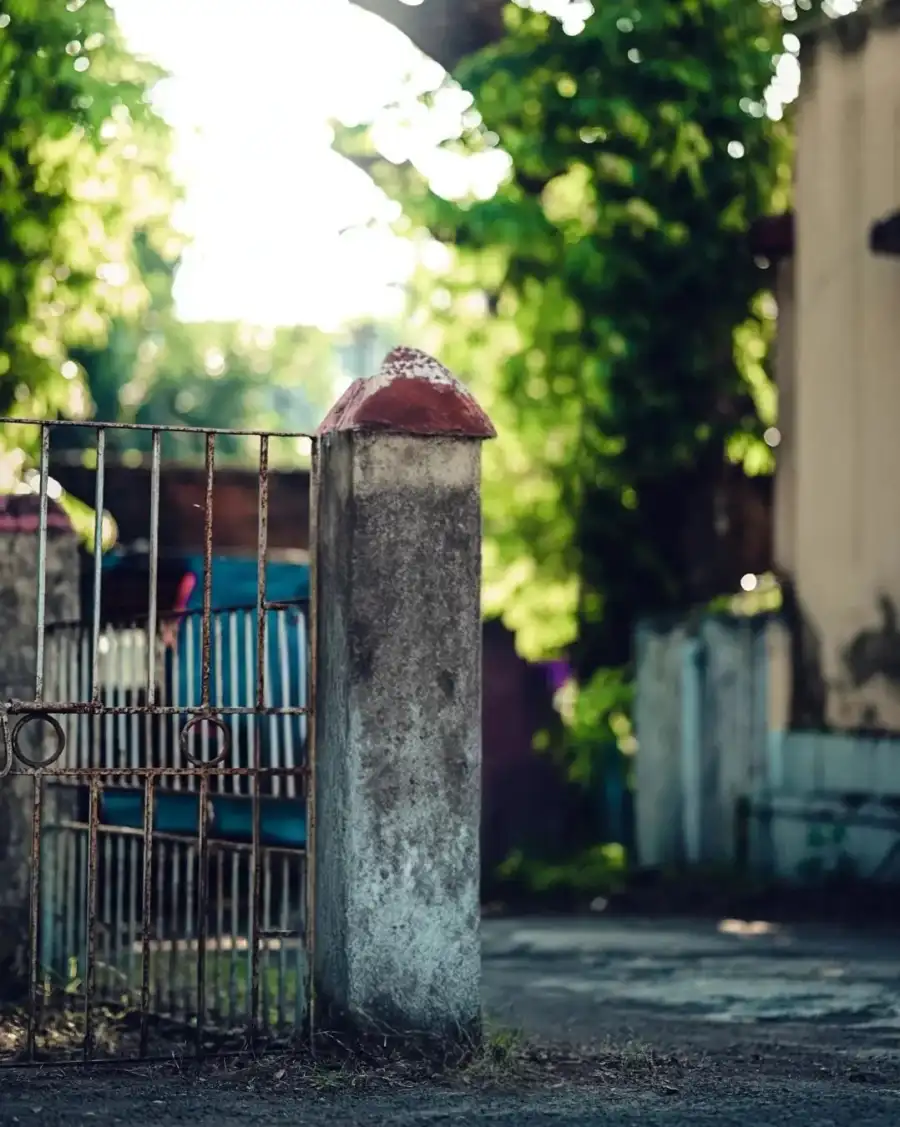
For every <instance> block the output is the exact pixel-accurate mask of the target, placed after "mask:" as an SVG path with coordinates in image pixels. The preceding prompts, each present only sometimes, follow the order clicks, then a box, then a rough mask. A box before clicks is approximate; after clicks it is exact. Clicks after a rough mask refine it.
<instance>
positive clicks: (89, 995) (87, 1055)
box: [84, 775, 100, 1061]
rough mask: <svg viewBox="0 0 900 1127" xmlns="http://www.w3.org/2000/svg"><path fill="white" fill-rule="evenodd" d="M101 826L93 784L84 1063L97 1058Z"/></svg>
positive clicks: (97, 785) (97, 792)
mask: <svg viewBox="0 0 900 1127" xmlns="http://www.w3.org/2000/svg"><path fill="white" fill-rule="evenodd" d="M99 822H100V783H99V780H98V779H97V777H96V775H92V776H91V780H90V805H89V807H88V886H87V956H86V960H85V964H86V965H85V974H84V1059H85V1061H89V1060H91V1058H92V1057H93V1055H94V997H95V995H96V993H97V857H98V853H97V826H98V825H99Z"/></svg>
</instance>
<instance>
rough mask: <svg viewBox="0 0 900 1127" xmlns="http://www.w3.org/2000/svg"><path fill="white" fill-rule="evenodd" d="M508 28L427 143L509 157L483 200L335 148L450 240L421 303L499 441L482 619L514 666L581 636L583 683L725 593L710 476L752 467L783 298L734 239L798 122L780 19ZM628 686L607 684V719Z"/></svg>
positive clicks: (537, 18) (781, 162) (366, 154)
mask: <svg viewBox="0 0 900 1127" xmlns="http://www.w3.org/2000/svg"><path fill="white" fill-rule="evenodd" d="M535 6H537V5H535ZM423 7H426V8H427V5H425V6H423ZM505 18H506V33H505V34H504V35H503V36H502V37H501V38H500V39H499V40H498V41H497V42H495V43H493V44H492V45H490V46H487V47H486V48H484V49H482V50H480V51H478V52H477V53H475V54H474V55H471V56H469V57H468V58H466V59H464V60H463V61H462V62H461V63H460V64H459V66H458V67H457V68H456V70H455V72H454V80H455V82H456V83H458V84H459V85H460V86H461V87H462V88H463V89H464V90H465V91H467V92H468V93H469V94H470V96H471V102H470V108H469V110H468V112H467V113H466V114H465V115H464V122H463V129H462V132H461V134H460V135H458V136H454V137H451V138H448V139H447V140H446V142H445V143H444V146H443V148H444V149H445V150H446V151H448V152H450V153H453V154H457V155H459V156H465V157H467V158H468V161H469V163H470V165H471V166H473V167H474V165H475V164H476V162H479V161H481V162H486V161H487V160H493V161H494V162H496V161H497V154H498V152H499V153H505V154H507V156H508V158H509V169H508V174H507V175H506V176H505V177H504V178H503V180H502V182H501V184H500V186H499V188H498V189H497V191H496V192H495V193H493V194H491V193H488V192H484V191H482V192H480V194H476V193H471V194H469V195H468V196H467V197H466V198H457V199H452V200H449V199H444V198H441V197H439V196H438V195H437V194H436V193H435V192H433V191H432V190H430V189H429V186H428V183H427V181H426V179H425V177H424V176H422V175H421V174H420V173H418V172H417V171H416V169H415V168H413V167H411V166H409V165H407V166H403V165H399V166H398V165H393V164H389V163H388V162H387V161H384V160H381V159H379V157H378V154H377V153H376V152H375V151H374V150H373V147H372V145H371V141H370V139H369V135H368V134H367V133H366V132H365V131H359V130H357V131H343V132H341V133H340V134H339V138H338V145H339V147H340V149H341V150H342V151H343V152H345V153H346V154H347V155H350V156H351V158H352V159H356V160H357V161H358V162H360V163H362V164H364V166H365V167H366V168H367V170H368V171H369V172H370V173H371V175H372V176H373V177H374V178H375V180H376V182H378V183H379V184H380V185H381V186H382V187H383V188H384V189H385V190H386V191H387V192H388V194H389V195H391V196H393V197H394V198H396V199H398V200H399V201H400V202H401V203H402V204H403V207H404V211H405V215H406V223H407V228H408V229H415V230H418V231H423V230H424V231H427V232H428V233H429V235H430V237H431V238H433V239H436V240H438V241H439V242H440V243H442V244H444V246H445V247H446V248H447V249H448V252H449V256H450V265H449V269H447V270H446V271H444V272H443V274H442V276H441V278H440V280H438V279H436V278H435V277H434V276H433V275H432V276H425V277H423V279H422V281H423V283H424V285H423V287H422V288H421V290H420V294H419V296H418V298H417V301H421V300H422V297H423V295H430V298H431V309H430V311H429V317H428V322H429V331H430V335H431V343H432V344H433V345H434V347H435V348H436V349H438V350H439V351H440V354H441V355H442V357H443V358H445V359H446V361H447V362H448V363H449V364H450V365H451V366H453V367H455V368H456V369H457V370H458V371H459V372H460V373H462V374H464V375H465V376H466V377H467V378H469V379H471V381H472V384H473V387H474V388H475V390H476V392H477V393H478V394H479V396H480V397H481V399H482V401H483V402H484V404H485V406H486V407H487V409H488V410H489V411H490V413H491V414H492V416H493V418H494V421H495V423H496V425H497V428H498V431H499V433H500V438H499V440H498V442H497V443H496V444H493V445H491V446H489V447H488V449H487V450H486V462H485V476H486V483H485V513H486V530H487V534H488V542H487V545H486V553H485V574H486V581H487V596H488V600H487V601H488V604H489V607H490V608H492V609H493V608H496V609H500V610H502V612H503V614H504V617H505V619H506V621H507V623H508V624H509V625H510V626H512V627H513V628H514V629H515V630H516V631H517V634H518V637H519V642H520V646H521V648H522V649H523V650H524V652H525V653H526V654H528V655H529V656H534V657H538V656H544V655H548V654H550V653H553V652H554V651H558V650H559V649H560V648H562V647H564V646H567V645H571V644H573V643H574V645H573V646H572V652H573V653H574V654H575V657H576V661H577V665H578V668H579V673H580V674H581V676H582V678H585V679H586V678H588V677H590V676H592V675H593V674H595V673H596V671H598V670H603V669H609V668H616V667H621V666H623V665H624V664H625V663H627V661H628V659H629V653H630V641H631V632H632V628H633V625H634V622H635V619H636V618H637V617H638V616H640V615H644V614H651V613H660V612H666V611H674V610H679V609H683V608H684V607H686V606H688V605H690V604H691V603H692V602H694V601H696V600H697V599H700V598H709V597H710V596H711V595H713V594H716V593H718V592H717V591H716V589H715V588H716V583H717V581H718V577H717V574H716V572H715V569H710V568H705V567H704V566H703V563H704V561H703V554H704V546H705V545H707V544H708V545H711V546H712V547H714V545H715V538H716V534H715V529H714V526H715V511H714V510H715V494H716V489H715V486H716V484H717V483H718V482H719V480H720V478H721V474H722V467H723V465H724V464H725V462H726V461H727V460H728V459H731V460H732V461H737V462H743V464H744V466H745V469H746V470H747V471H748V472H751V473H754V472H761V471H765V470H766V469H767V468H768V452H767V450H766V448H765V446H764V444H763V443H761V442H760V441H759V435H760V434H761V431H762V428H763V427H764V426H765V425H769V424H770V423H771V422H772V421H773V420H774V412H775V395H774V391H773V388H772V385H771V383H770V382H769V380H768V378H767V376H766V372H765V367H764V363H765V356H766V350H767V344H768V341H769V339H770V336H771V330H772V315H773V310H772V307H771V305H772V303H771V300H770V299H769V300H768V301H767V300H766V294H765V293H764V288H765V285H766V277H765V274H764V273H763V271H761V270H760V269H759V267H758V265H757V264H755V263H754V262H753V260H752V257H751V254H750V250H749V246H748V239H747V232H748V227H749V225H750V224H751V223H752V222H753V221H754V220H755V219H756V218H758V217H759V216H761V215H763V214H766V213H769V212H771V211H772V210H779V209H781V208H784V207H785V206H787V203H788V197H787V185H788V183H789V178H790V167H789V163H790V150H789V137H788V130H787V128H786V126H785V124H784V122H780V121H774V120H772V119H771V118H770V117H769V116H768V115H767V114H766V112H765V109H764V102H765V94H766V90H767V87H768V86H769V84H770V82H771V79H772V76H773V64H774V60H775V58H776V57H777V55H778V54H779V53H780V52H782V51H783V50H784V47H783V45H782V36H783V32H784V31H785V25H784V24H783V22H782V13H781V11H780V9H778V8H776V7H774V6H772V5H767V4H762V3H756V2H754V0H741V2H740V3H734V0H684V2H682V3H678V4H673V3H671V2H668V0H640V2H639V3H634V2H631V3H621V2H612V3H604V4H597V5H596V6H595V8H594V11H593V13H592V14H588V15H586V16H585V19H584V25H583V27H582V28H581V29H580V30H579V29H578V28H575V29H573V27H572V25H571V23H568V24H566V25H565V26H564V25H563V24H562V23H561V22H559V21H557V20H556V19H553V18H551V17H550V16H548V15H546V14H543V13H540V12H537V11H534V10H529V9H526V7H525V6H524V5H523V6H521V7H519V6H515V5H509V6H508V7H507V8H506V11H505ZM573 30H575V31H577V34H572V32H573ZM788 30H789V29H788ZM486 196H487V197H488V198H485V197H486ZM697 527H699V528H700V529H701V530H703V535H701V536H699V537H698V536H693V537H692V538H690V537H688V536H687V531H688V530H690V529H692V528H697ZM704 536H705V537H706V539H704ZM619 683H620V679H619V678H617V677H614V678H610V677H609V676H607V675H603V678H602V681H601V682H598V683H597V693H596V696H597V702H600V701H601V700H602V701H603V702H605V703H604V704H603V708H605V709H606V710H607V711H609V710H610V709H613V707H614V705H615V702H616V701H617V700H620V699H624V696H625V692H626V691H625V689H624V688H623V689H622V690H621V691H620V690H618V689H616V688H615V685H616V684H619ZM607 698H608V699H607ZM598 710H599V711H602V709H600V706H599V703H596V707H592V711H598Z"/></svg>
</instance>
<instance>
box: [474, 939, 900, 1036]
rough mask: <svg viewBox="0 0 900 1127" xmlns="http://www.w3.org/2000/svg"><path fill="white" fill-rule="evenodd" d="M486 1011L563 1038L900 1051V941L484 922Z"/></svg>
mask: <svg viewBox="0 0 900 1127" xmlns="http://www.w3.org/2000/svg"><path fill="white" fill-rule="evenodd" d="M484 986H485V1004H486V1006H487V1008H488V1010H489V1011H490V1012H491V1013H493V1014H495V1015H496V1016H497V1017H498V1018H499V1019H500V1020H504V1021H507V1022H511V1023H513V1024H515V1025H518V1026H521V1027H523V1028H524V1029H527V1030H530V1031H533V1032H537V1033H541V1034H542V1035H545V1036H552V1037H555V1038H559V1039H564V1040H576V1041H596V1040H598V1039H601V1040H602V1039H603V1038H607V1037H613V1038H615V1037H621V1036H622V1035H623V1034H627V1035H629V1036H630V1035H636V1036H639V1037H642V1038H646V1039H647V1040H649V1041H652V1042H653V1043H654V1044H657V1045H666V1046H668V1047H676V1046H680V1047H685V1046H687V1045H691V1044H695V1045H696V1044H700V1045H702V1046H703V1047H704V1048H709V1047H710V1046H712V1047H713V1048H715V1047H722V1046H724V1045H727V1044H728V1043H730V1042H731V1041H734V1040H741V1039H743V1040H746V1039H747V1038H750V1039H756V1040H771V1039H773V1038H774V1039H775V1040H778V1039H779V1038H782V1037H787V1039H788V1040H789V1041H791V1042H792V1043H799V1042H805V1043H807V1044H810V1045H821V1044H822V1043H823V1042H831V1043H835V1044H842V1045H844V1046H845V1047H848V1046H865V1047H866V1049H868V1050H874V1049H880V1050H884V1051H891V1052H893V1051H894V1050H895V1049H897V1050H900V944H898V940H897V936H896V935H895V934H892V933H890V932H885V933H878V934H872V933H866V934H857V933H852V932H847V931H840V930H827V929H815V928H790V927H778V926H777V925H774V924H766V923H765V922H764V921H763V922H757V923H756V924H754V923H753V922H752V921H751V922H749V923H748V922H746V921H744V922H742V921H719V922H718V923H717V922H715V921H703V922H696V923H685V922H677V923H676V922H670V923H665V922H660V921H655V920H654V921H647V920H633V921H631V920H628V921H623V920H606V919H603V918H602V917H600V918H598V919H588V920H581V921H564V920H548V921H540V920H535V921H517V922H514V921H488V922H486V923H485V924H484Z"/></svg>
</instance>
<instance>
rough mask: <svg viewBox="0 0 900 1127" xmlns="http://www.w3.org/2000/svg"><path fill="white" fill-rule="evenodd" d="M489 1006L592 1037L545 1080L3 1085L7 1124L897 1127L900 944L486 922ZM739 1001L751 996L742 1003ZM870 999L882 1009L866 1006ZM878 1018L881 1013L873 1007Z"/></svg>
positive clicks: (100, 1075)
mask: <svg viewBox="0 0 900 1127" xmlns="http://www.w3.org/2000/svg"><path fill="white" fill-rule="evenodd" d="M484 949H485V959H484V987H485V998H486V1002H487V1005H488V1008H489V1010H490V1011H493V1013H494V1014H495V1015H497V1014H498V1013H499V1015H500V1020H501V1021H503V1020H506V1021H510V1020H511V1021H514V1022H515V1023H516V1024H519V1025H521V1026H524V1027H525V1028H526V1029H528V1030H529V1031H530V1033H531V1035H532V1036H537V1037H540V1038H542V1039H546V1040H548V1041H552V1040H554V1039H565V1040H567V1041H570V1042H572V1041H574V1042H577V1043H584V1044H587V1043H592V1045H593V1047H592V1048H583V1049H581V1050H579V1051H577V1052H574V1053H573V1054H572V1059H573V1061H574V1062H575V1063H574V1065H573V1067H572V1068H571V1070H570V1071H569V1072H568V1073H564V1074H562V1075H550V1076H548V1078H547V1081H546V1082H544V1083H531V1084H527V1083H525V1084H523V1083H521V1082H520V1081H518V1080H517V1079H516V1078H515V1077H512V1078H506V1079H504V1075H503V1072H502V1070H501V1071H500V1073H499V1074H498V1075H497V1076H496V1077H495V1078H494V1082H493V1083H492V1084H488V1085H485V1084H484V1083H483V1082H479V1081H478V1080H477V1079H473V1078H469V1079H468V1080H461V1079H459V1078H457V1079H456V1080H455V1081H454V1080H451V1079H448V1078H445V1079H444V1080H443V1081H441V1082H434V1083H431V1084H421V1083H419V1084H415V1085H410V1084H406V1085H404V1083H403V1080H402V1075H401V1076H399V1077H398V1076H396V1075H395V1076H394V1077H393V1078H389V1079H386V1080H385V1081H384V1082H383V1083H378V1082H375V1083H374V1084H370V1085H369V1086H367V1087H365V1088H363V1089H361V1088H360V1086H359V1082H358V1078H355V1077H353V1075H352V1073H349V1074H347V1075H344V1076H340V1075H339V1076H337V1077H332V1078H331V1079H330V1080H328V1082H327V1083H325V1084H321V1085H320V1084H315V1083H311V1082H310V1078H309V1076H308V1075H307V1074H295V1073H294V1072H293V1070H292V1066H291V1064H290V1063H289V1062H286V1063H285V1064H274V1063H273V1064H271V1065H268V1066H266V1067H265V1069H264V1070H263V1071H261V1072H257V1071H256V1069H255V1068H250V1069H244V1070H243V1071H240V1072H238V1073H237V1074H236V1075H233V1076H230V1077H229V1076H224V1077H223V1076H222V1075H218V1076H217V1075H215V1074H209V1073H207V1074H205V1075H204V1076H203V1077H202V1078H201V1079H197V1078H196V1075H195V1074H194V1073H193V1072H192V1070H191V1069H190V1068H188V1067H182V1068H180V1069H178V1070H177V1071H175V1072H174V1073H170V1074H168V1075H160V1074H159V1073H158V1072H157V1073H155V1074H152V1073H151V1074H149V1075H147V1074H142V1073H141V1071H140V1070H137V1069H134V1070H127V1071H124V1072H122V1071H117V1072H115V1073H104V1072H94V1073H88V1074H87V1075H81V1074H79V1073H78V1072H77V1070H69V1071H68V1072H66V1073H63V1072H61V1071H58V1070H57V1071H55V1070H53V1069H46V1070H43V1071H41V1072H40V1073H35V1072H33V1071H32V1072H30V1073H29V1072H25V1071H19V1072H17V1073H3V1072H0V1127H13V1125H17V1127H62V1125H63V1124H66V1125H67V1127H68V1125H69V1124H71V1123H72V1122H73V1121H75V1122H79V1123H82V1122H83V1123H85V1124H91V1125H92V1127H114V1125H118V1124H127V1125H128V1127H172V1125H176V1124H182V1123H184V1124H191V1127H257V1125H260V1127H262V1125H264V1124H272V1123H284V1124H310V1125H316V1127H326V1124H327V1125H338V1127H371V1125H376V1127H377V1125H380V1124H385V1125H388V1124H389V1125H391V1127H412V1125H419V1124H421V1125H422V1127H426V1125H430V1124H434V1123H459V1124H461V1125H462V1124H479V1125H484V1127H488V1125H490V1127H545V1125H546V1124H550V1123H558V1124H560V1125H564V1127H695V1125H698V1124H700V1125H706V1124H710V1125H712V1124H716V1125H724V1127H756V1125H757V1124H770V1123H778V1124H783V1125H785V1127H795V1125H796V1127H896V1125H897V1123H898V1122H900V1053H898V1051H897V1050H898V1040H897V1038H898V1030H897V1027H896V1024H895V1018H896V1014H897V1012H898V1007H900V966H898V959H897V958H896V952H897V945H896V940H895V937H894V936H892V935H889V934H885V935H881V936H872V935H856V934H852V933H847V932H844V933H839V932H827V931H818V930H815V931H814V930H810V931H807V930H805V929H801V930H796V931H795V930H790V931H782V932H778V933H769V934H748V933H747V931H746V929H744V933H743V934H741V933H739V932H738V931H736V930H734V929H733V930H732V931H730V932H725V933H723V932H719V931H718V930H717V928H716V925H715V923H712V924H710V923H697V924H688V923H668V924H667V923H665V922H658V921H655V922H653V923H647V922H642V921H635V922H630V921H629V922H622V921H618V922H617V921H606V920H603V919H599V920H588V921H583V922H572V921H563V920H561V921H549V922H541V921H519V922H505V921H501V922H498V921H488V922H487V923H486V924H485V925H484ZM748 998H752V999H753V1003H752V1004H748ZM875 999H877V1002H875ZM873 1007H874V1008H873Z"/></svg>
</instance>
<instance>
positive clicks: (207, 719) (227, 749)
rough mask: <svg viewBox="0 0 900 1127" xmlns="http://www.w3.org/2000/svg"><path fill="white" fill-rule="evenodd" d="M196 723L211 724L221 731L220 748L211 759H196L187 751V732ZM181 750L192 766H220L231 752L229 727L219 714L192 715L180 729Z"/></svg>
mask: <svg viewBox="0 0 900 1127" xmlns="http://www.w3.org/2000/svg"><path fill="white" fill-rule="evenodd" d="M198 724H211V725H212V726H213V727H214V728H217V729H218V730H219V731H220V732H221V733H222V750H221V751H220V752H219V754H218V755H216V756H214V757H213V758H212V759H197V758H196V757H195V756H193V755H191V753H190V752H189V751H188V734H189V733H190V732H191V731H192V729H193V728H195V727H196V726H197V725H198ZM180 739H181V750H182V753H183V754H184V758H185V759H186V760H187V761H188V763H190V765H191V766H192V767H221V766H222V764H223V763H224V762H225V760H226V759H227V758H228V756H229V755H230V754H231V729H230V728H229V727H228V725H227V724H226V723H225V721H224V720H223V719H222V718H221V717H220V716H192V717H191V718H190V720H188V722H187V724H185V726H184V727H183V728H182V729H181V737H180Z"/></svg>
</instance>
